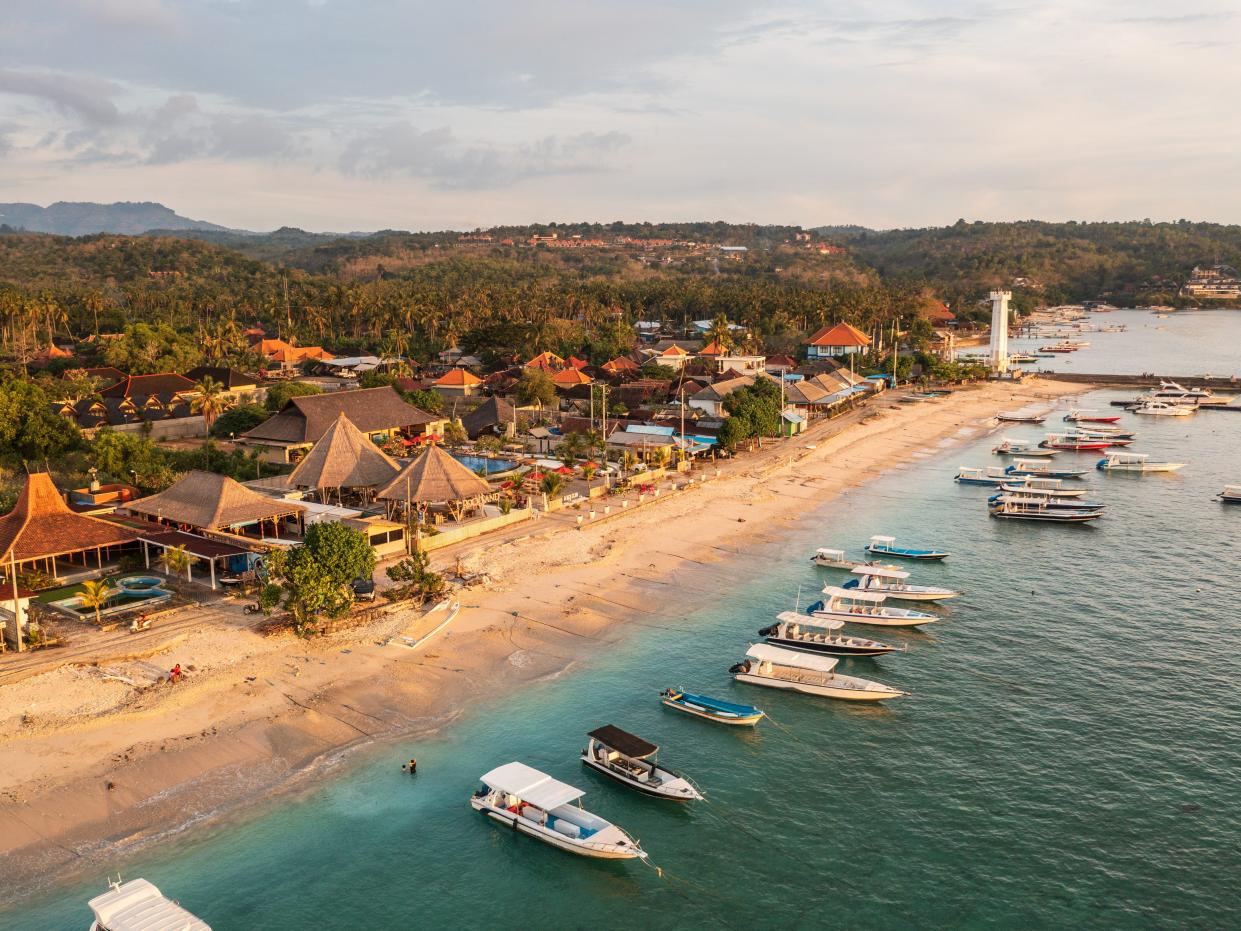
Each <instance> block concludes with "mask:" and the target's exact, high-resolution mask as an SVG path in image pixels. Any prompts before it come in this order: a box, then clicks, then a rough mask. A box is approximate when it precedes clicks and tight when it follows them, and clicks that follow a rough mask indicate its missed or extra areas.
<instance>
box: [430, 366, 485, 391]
mask: <svg viewBox="0 0 1241 931" xmlns="http://www.w3.org/2000/svg"><path fill="white" fill-rule="evenodd" d="M482 383H483V380H482V379H481V378H479V377H478V376H477V375H475V374H474V373H473V372H468V371H466V370H465V369H452V370H450V371H448V372H445V373H444V374H443V375H441V376H440V377H439V378H437V379H435V381H433V382H432V383H431V384H433V385H440V386H442V387H444V388H472V387H474V386H475V385H481V384H482Z"/></svg>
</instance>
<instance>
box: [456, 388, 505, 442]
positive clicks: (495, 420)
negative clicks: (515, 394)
mask: <svg viewBox="0 0 1241 931" xmlns="http://www.w3.org/2000/svg"><path fill="white" fill-rule="evenodd" d="M461 426H463V427H465V433H466V436H468V437H469V438H470V439H471V440H476V439H478V438H479V437H480V436H507V437H512V436H514V435H516V433H517V408H515V407H514V406H513V405H512V404H510V403H509V402H508V401H506V400H505V399H504V398H502V397H499V396H498V395H495V396H492V397H490V398H488V399H487V400H486V401H484V402H483V403H482V404H480V405H479V406H478V407H476V408H474V410H472V411H470V412H469V413H468V414H465V415H463V416H462V418H461Z"/></svg>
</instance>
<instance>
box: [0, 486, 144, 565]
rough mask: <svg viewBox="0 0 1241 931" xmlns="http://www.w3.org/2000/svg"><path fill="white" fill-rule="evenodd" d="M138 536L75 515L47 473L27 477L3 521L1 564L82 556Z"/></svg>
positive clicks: (1, 519) (0, 547) (98, 520)
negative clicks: (75, 554) (68, 555)
mask: <svg viewBox="0 0 1241 931" xmlns="http://www.w3.org/2000/svg"><path fill="white" fill-rule="evenodd" d="M137 538H138V534H137V533H136V532H135V531H133V530H131V529H129V528H127V527H122V526H120V525H119V524H114V523H112V522H111V521H106V520H101V519H100V518H98V517H88V516H86V515H85V514H75V513H74V512H73V511H71V510H70V509H69V505H67V504H65V499H64V498H62V497H61V496H60V492H59V491H58V490H57V489H56V486H55V485H54V484H53V483H52V477H51V476H50V475H48V474H47V473H46V472H35V473H33V474H31V475H27V476H26V485H25V487H24V488H22V493H21V494H20V495H19V496H18V498H17V505H16V506H15V507H14V508H13V510H12V511H10V512H9V513H8V514H5V515H4V516H3V517H0V562H3V563H4V564H5V565H6V566H7V565H8V563H9V561H10V559H13V558H16V560H17V562H22V561H24V560H28V559H40V558H44V557H48V556H61V555H64V554H67V553H80V552H82V551H84V550H93V549H95V548H96V547H102V546H117V545H119V544H121V543H129V542H131V541H132V540H136V539H137Z"/></svg>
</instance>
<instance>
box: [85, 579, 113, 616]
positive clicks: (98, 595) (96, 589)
mask: <svg viewBox="0 0 1241 931" xmlns="http://www.w3.org/2000/svg"><path fill="white" fill-rule="evenodd" d="M112 595H113V591H112V589H111V588H109V587H108V583H107V582H83V583H82V588H81V590H80V591H79V592H78V601H80V602H81V603H82V605H83V606H84V607H87V608H94V609H95V625H96V626H102V625H103V618H102V617H101V615H100V613H99V612H100V609H102V608H103V606H104V605H106V604H107V603H108V599H109V598H111V597H112Z"/></svg>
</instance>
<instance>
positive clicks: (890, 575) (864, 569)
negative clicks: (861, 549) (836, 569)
mask: <svg viewBox="0 0 1241 931" xmlns="http://www.w3.org/2000/svg"><path fill="white" fill-rule="evenodd" d="M849 571H850V572H852V573H853V574H854V575H874V576H878V577H879V578H881V579H907V578H909V573H908V572H905V571H904V570H902V569H889V568H888V567H887V566H857V567H856V568H853V569H850V570H849Z"/></svg>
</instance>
